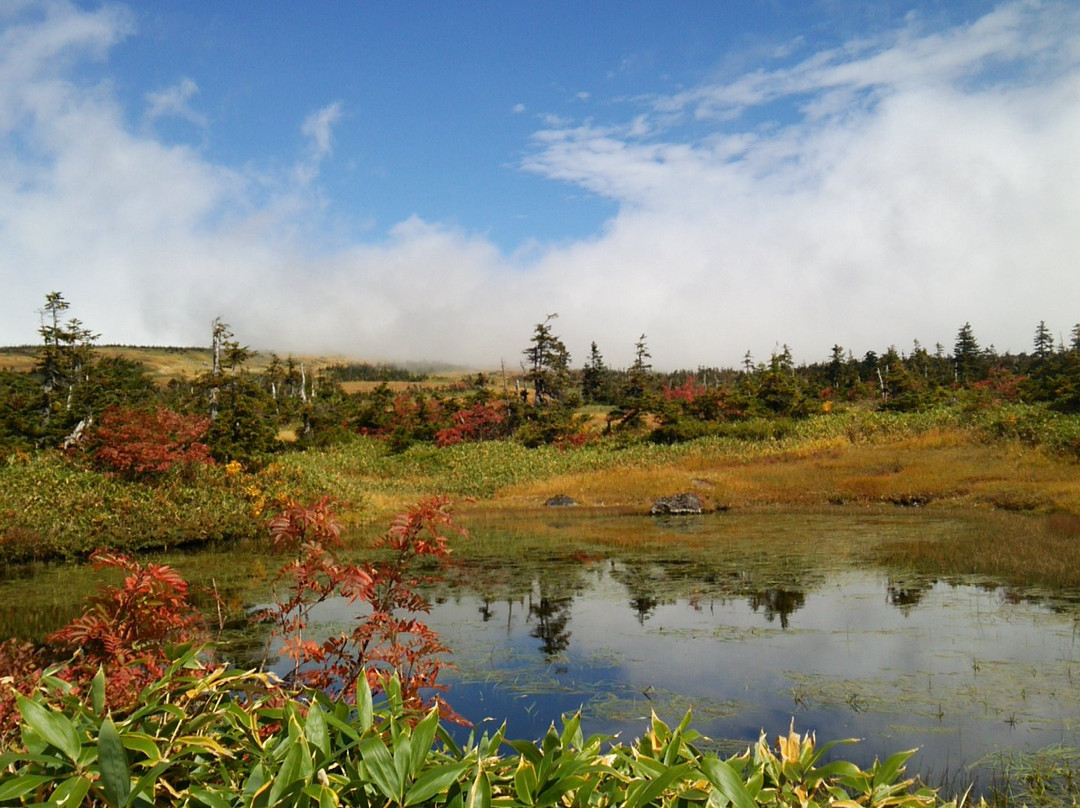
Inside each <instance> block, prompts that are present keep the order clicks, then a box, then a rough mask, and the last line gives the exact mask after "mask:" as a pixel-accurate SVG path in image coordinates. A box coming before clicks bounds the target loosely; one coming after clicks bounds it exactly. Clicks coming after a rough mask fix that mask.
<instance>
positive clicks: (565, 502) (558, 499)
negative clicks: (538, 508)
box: [544, 494, 580, 508]
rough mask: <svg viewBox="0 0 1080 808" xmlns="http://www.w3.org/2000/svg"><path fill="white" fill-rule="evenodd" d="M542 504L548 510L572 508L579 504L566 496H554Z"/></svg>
mask: <svg viewBox="0 0 1080 808" xmlns="http://www.w3.org/2000/svg"><path fill="white" fill-rule="evenodd" d="M544 504H545V505H546V506H547V507H549V508H573V507H575V506H577V505H579V504H580V503H579V502H578V501H577V500H576V499H574V498H573V497H568V496H566V494H556V495H555V496H553V497H551V498H550V499H548V501H547V502H545V503H544Z"/></svg>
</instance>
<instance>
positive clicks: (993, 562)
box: [874, 513, 1080, 590]
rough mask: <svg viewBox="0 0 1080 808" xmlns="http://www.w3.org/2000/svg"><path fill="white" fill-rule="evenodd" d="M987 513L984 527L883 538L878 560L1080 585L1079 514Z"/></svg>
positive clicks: (942, 571) (1047, 584) (1038, 583)
mask: <svg viewBox="0 0 1080 808" xmlns="http://www.w3.org/2000/svg"><path fill="white" fill-rule="evenodd" d="M987 517H988V521H986V522H984V524H983V527H982V529H976V530H971V531H966V532H960V533H956V534H953V535H949V536H946V537H940V536H935V537H933V538H926V539H923V538H919V539H907V540H903V541H890V542H884V543H882V544H880V545H878V546H877V547H876V548H875V549H874V557H875V560H876V561H877V562H878V563H880V564H882V565H883V566H888V567H901V568H907V569H910V570H913V571H916V572H929V573H934V574H938V575H976V576H986V577H988V578H993V579H995V580H999V581H1003V582H1007V583H1009V584H1011V585H1013V586H1022V587H1033V588H1037V589H1050V590H1077V589H1080V516H1076V515H1073V514H1065V513H1057V514H1052V515H1050V516H1048V517H1046V518H1045V519H1042V520H1025V519H1018V518H1017V517H1015V516H1013V515H1012V514H1008V513H995V514H988V515H987Z"/></svg>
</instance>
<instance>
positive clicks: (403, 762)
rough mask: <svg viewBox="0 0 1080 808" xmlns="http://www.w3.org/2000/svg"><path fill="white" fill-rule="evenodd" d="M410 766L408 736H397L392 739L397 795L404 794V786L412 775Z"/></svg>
mask: <svg viewBox="0 0 1080 808" xmlns="http://www.w3.org/2000/svg"><path fill="white" fill-rule="evenodd" d="M410 765H412V740H411V739H410V738H409V736H408V735H399V736H398V737H396V738H394V772H395V773H396V774H397V782H398V793H399V794H404V793H405V784H406V783H407V782H409V779H410V775H411V774H412V772H411V770H410V769H409V766H410Z"/></svg>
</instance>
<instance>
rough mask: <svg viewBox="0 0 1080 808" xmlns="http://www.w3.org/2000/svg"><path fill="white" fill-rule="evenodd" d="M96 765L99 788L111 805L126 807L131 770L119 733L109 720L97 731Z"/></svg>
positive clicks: (129, 792) (129, 790)
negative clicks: (98, 775) (98, 773)
mask: <svg viewBox="0 0 1080 808" xmlns="http://www.w3.org/2000/svg"><path fill="white" fill-rule="evenodd" d="M97 747H98V765H99V766H100V767H101V786H102V788H104V789H105V799H106V800H108V802H109V803H110V804H111V805H117V806H122V805H126V804H127V801H128V797H129V796H130V795H131V770H130V769H129V768H128V760H127V752H125V751H124V744H123V743H122V742H121V740H120V733H119V732H117V731H116V725H115V724H113V721H112V719H111V718H106V719H105V720H104V721H102V722H101V729H100V730H99V731H98V740H97Z"/></svg>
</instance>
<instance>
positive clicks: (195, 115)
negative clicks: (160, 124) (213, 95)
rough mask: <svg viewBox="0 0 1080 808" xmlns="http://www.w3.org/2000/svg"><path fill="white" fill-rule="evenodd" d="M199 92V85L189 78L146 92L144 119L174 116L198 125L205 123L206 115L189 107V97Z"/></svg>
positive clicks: (151, 120)
mask: <svg viewBox="0 0 1080 808" xmlns="http://www.w3.org/2000/svg"><path fill="white" fill-rule="evenodd" d="M198 92H199V86H198V85H197V84H196V83H195V82H194V81H192V80H191V79H189V78H184V79H182V80H181V81H180V83H179V84H177V85H175V86H172V87H166V88H165V89H164V90H159V91H158V92H152V93H147V94H146V101H147V103H148V104H149V108H148V109H147V110H146V119H147V120H148V121H150V122H153V121H156V120H157V119H158V118H166V117H174V118H182V119H183V120H186V121H190V122H191V123H193V124H195V125H196V126H198V127H205V126H206V125H207V120H206V116H205V115H203V114H201V113H199V112H196V111H195V110H194V109H192V107H191V99H192V98H194V97H195V96H196V95H197V94H198Z"/></svg>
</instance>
